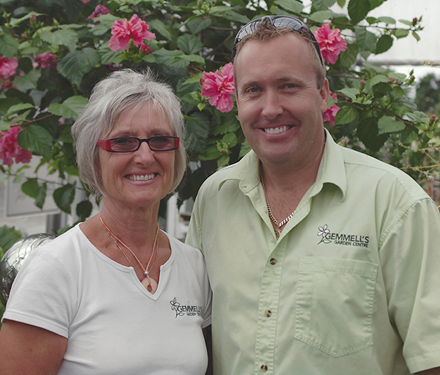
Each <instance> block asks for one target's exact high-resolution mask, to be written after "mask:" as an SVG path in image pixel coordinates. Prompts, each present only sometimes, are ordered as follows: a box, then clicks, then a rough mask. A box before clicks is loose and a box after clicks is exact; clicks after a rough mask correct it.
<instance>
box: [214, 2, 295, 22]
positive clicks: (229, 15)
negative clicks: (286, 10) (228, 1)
mask: <svg viewBox="0 0 440 375" xmlns="http://www.w3.org/2000/svg"><path fill="white" fill-rule="evenodd" d="M293 1H294V0H293ZM219 15H221V16H222V18H225V19H227V20H229V21H232V22H241V23H248V22H249V18H247V17H246V16H244V15H242V14H240V13H237V12H234V11H233V10H231V9H230V8H229V7H226V9H225V10H224V11H221V12H219Z"/></svg>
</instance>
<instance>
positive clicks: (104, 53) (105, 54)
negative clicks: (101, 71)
mask: <svg viewBox="0 0 440 375" xmlns="http://www.w3.org/2000/svg"><path fill="white" fill-rule="evenodd" d="M98 52H99V55H100V56H101V64H103V65H108V64H110V63H112V62H113V61H114V59H115V58H116V57H117V56H119V55H120V54H121V51H112V50H111V49H110V48H108V46H107V47H103V48H100V49H99V50H98ZM147 56H148V55H147Z"/></svg>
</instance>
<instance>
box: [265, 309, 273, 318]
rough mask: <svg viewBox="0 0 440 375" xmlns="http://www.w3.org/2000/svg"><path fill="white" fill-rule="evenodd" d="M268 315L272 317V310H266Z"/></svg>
mask: <svg viewBox="0 0 440 375" xmlns="http://www.w3.org/2000/svg"><path fill="white" fill-rule="evenodd" d="M266 316H267V317H268V318H270V317H271V316H272V311H270V310H267V311H266Z"/></svg>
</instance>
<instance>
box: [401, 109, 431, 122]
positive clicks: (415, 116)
mask: <svg viewBox="0 0 440 375" xmlns="http://www.w3.org/2000/svg"><path fill="white" fill-rule="evenodd" d="M406 116H407V117H408V118H409V119H411V120H412V121H416V122H425V121H428V120H429V117H428V115H427V114H426V113H424V112H420V111H415V112H408V113H406Z"/></svg>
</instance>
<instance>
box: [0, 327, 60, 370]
mask: <svg viewBox="0 0 440 375" xmlns="http://www.w3.org/2000/svg"><path fill="white" fill-rule="evenodd" d="M66 348H67V339H66V338H65V337H63V336H60V335H57V334H56V333H53V332H50V331H47V330H45V329H43V328H38V327H35V326H31V325H29V324H25V323H19V322H15V321H12V320H4V322H3V325H2V329H1V331H0V374H2V375H17V374H26V375H56V374H57V373H58V370H59V368H60V366H61V362H62V361H63V357H64V353H65V352H66Z"/></svg>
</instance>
